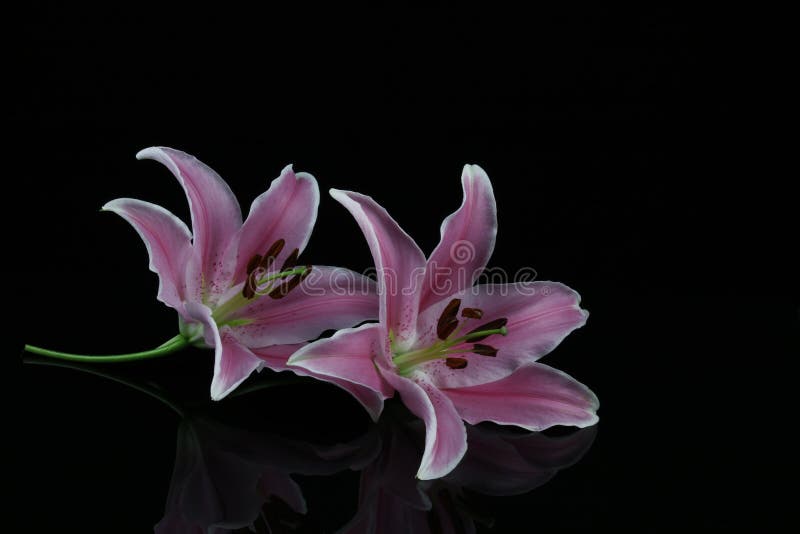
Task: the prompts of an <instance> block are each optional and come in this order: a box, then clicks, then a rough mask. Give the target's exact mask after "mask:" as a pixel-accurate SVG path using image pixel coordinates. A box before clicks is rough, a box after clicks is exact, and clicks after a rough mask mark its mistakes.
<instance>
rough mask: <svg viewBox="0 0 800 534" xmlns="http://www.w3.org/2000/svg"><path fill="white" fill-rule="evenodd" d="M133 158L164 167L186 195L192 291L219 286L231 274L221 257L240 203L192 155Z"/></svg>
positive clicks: (156, 153)
mask: <svg viewBox="0 0 800 534" xmlns="http://www.w3.org/2000/svg"><path fill="white" fill-rule="evenodd" d="M136 159H152V160H155V161H158V162H159V163H162V164H163V165H164V166H166V167H167V168H168V169H169V170H170V172H172V174H174V175H175V178H177V179H178V182H179V183H180V184H181V186H182V187H183V189H184V191H185V192H186V197H187V198H188V200H189V210H190V211H191V215H192V231H193V232H194V253H195V255H196V257H195V259H194V261H195V262H196V265H195V266H194V269H193V270H194V272H193V273H192V274H193V277H192V279H191V280H189V284H190V285H191V286H196V287H195V290H198V289H199V290H201V291H205V290H206V288H207V286H209V285H215V284H216V285H221V284H223V279H224V278H227V277H229V276H230V273H224V272H222V265H223V262H222V260H223V257H222V256H223V254H224V252H225V250H226V249H227V247H228V244H229V242H230V240H231V238H232V237H233V236H234V234H235V233H236V231H237V230H238V229H239V227H240V226H241V225H242V212H241V210H240V209H239V203H238V201H237V200H236V197H235V196H234V194H233V192H232V191H231V189H230V187H228V184H227V183H225V181H224V180H223V179H222V178H220V176H219V175H218V174H217V173H216V172H214V171H213V170H212V169H211V168H210V167H208V166H207V165H205V164H204V163H202V162H201V161H199V160H198V159H196V158H195V157H193V156H190V155H189V154H186V153H185V152H181V151H179V150H174V149H171V148H166V147H151V148H146V149H144V150H142V151H140V152H139V153H138V154H136Z"/></svg>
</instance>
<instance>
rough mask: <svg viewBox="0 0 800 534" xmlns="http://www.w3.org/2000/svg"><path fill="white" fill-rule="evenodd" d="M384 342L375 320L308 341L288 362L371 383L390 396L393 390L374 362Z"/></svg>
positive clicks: (351, 379)
mask: <svg viewBox="0 0 800 534" xmlns="http://www.w3.org/2000/svg"><path fill="white" fill-rule="evenodd" d="M381 342H382V340H381V328H380V325H378V324H376V323H372V324H365V325H362V326H359V327H358V328H347V329H344V330H339V331H338V332H336V333H335V334H334V335H333V337H329V338H326V339H320V340H318V341H315V342H313V343H309V344H308V345H306V346H305V347H303V348H301V349H300V350H298V351H297V352H296V353H294V355H293V356H292V357H291V358H289V361H288V364H289V365H290V366H298V367H302V368H303V369H306V370H308V371H312V372H314V373H317V374H318V375H321V376H325V377H333V378H340V379H342V380H347V381H348V382H353V383H354V384H359V385H362V386H365V387H368V388H370V389H372V390H373V391H376V392H378V393H380V394H381V395H383V398H389V397H391V396H392V394H393V390H392V388H391V387H390V386H389V384H387V383H386V381H385V380H384V379H383V377H382V376H381V375H380V373H379V372H378V369H377V368H376V367H375V363H374V356H375V354H376V352H378V351H379V350H381V349H380V345H381Z"/></svg>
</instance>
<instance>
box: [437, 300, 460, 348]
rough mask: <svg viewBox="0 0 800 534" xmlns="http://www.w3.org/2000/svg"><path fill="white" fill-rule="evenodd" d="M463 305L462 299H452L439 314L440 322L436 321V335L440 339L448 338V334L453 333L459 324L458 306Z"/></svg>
mask: <svg viewBox="0 0 800 534" xmlns="http://www.w3.org/2000/svg"><path fill="white" fill-rule="evenodd" d="M459 307H461V299H453V300H451V301H450V302H449V303H448V304H447V306H445V308H444V310H442V314H441V315H440V316H439V322H438V323H436V335H437V336H439V339H447V336H449V335H450V334H452V333H453V330H455V329H456V327H457V326H458V319H457V318H456V316H457V315H458V308H459Z"/></svg>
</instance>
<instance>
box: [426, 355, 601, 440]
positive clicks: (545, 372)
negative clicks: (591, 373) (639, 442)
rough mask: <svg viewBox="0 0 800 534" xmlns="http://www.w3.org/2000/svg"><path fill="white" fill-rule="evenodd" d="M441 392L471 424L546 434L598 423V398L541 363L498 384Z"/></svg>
mask: <svg viewBox="0 0 800 534" xmlns="http://www.w3.org/2000/svg"><path fill="white" fill-rule="evenodd" d="M442 391H443V392H444V394H445V395H447V397H448V398H449V399H450V400H451V401H453V404H454V405H455V407H456V409H457V410H458V413H459V414H460V415H461V417H462V418H463V419H464V420H465V421H467V422H468V423H470V424H477V423H480V422H482V421H493V422H495V423H500V424H503V425H516V426H520V427H522V428H526V429H528V430H544V429H545V428H550V427H551V426H555V425H566V426H577V427H581V428H582V427H587V426H590V425H593V424H595V423H596V422H597V421H598V417H597V413H596V412H597V408H598V407H599V402H598V400H597V397H596V396H595V394H594V393H592V391H591V390H590V389H589V388H587V387H586V386H584V385H583V384H581V383H580V382H578V381H577V380H575V379H574V378H572V377H571V376H569V375H568V374H566V373H563V372H561V371H559V370H557V369H553V368H552V367H548V366H547V365H544V364H541V363H531V364H528V365H526V366H524V367H520V368H519V369H517V371H516V372H515V373H513V374H511V375H509V376H508V377H506V378H504V379H502V380H498V381H497V382H491V383H489V384H482V385H479V386H472V387H466V388H453V389H444V390H442Z"/></svg>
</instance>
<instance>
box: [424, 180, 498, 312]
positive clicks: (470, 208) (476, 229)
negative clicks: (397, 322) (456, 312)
mask: <svg viewBox="0 0 800 534" xmlns="http://www.w3.org/2000/svg"><path fill="white" fill-rule="evenodd" d="M461 185H462V187H463V189H464V200H463V201H462V203H461V207H459V208H458V210H456V211H455V212H454V213H452V214H450V215H449V216H448V217H447V218H446V219H445V220H444V222H442V228H441V235H442V237H441V241H440V242H439V245H438V246H437V247H436V249H434V251H433V253H432V254H431V255H430V257H429V258H428V265H427V269H426V270H425V282H424V284H423V286H422V296H421V297H420V310H425V308H427V307H429V306H430V305H432V304H434V303H436V302H438V301H439V300H441V299H444V298H446V297H448V296H450V295H452V294H453V293H456V292H458V291H461V290H463V289H466V288H468V287H471V286H472V285H473V284H474V283H475V280H476V279H477V278H478V276H479V275H480V273H481V272H482V271H483V269H484V268H485V267H486V264H487V263H488V262H489V258H490V257H491V255H492V251H493V250H494V243H495V237H496V236H497V205H496V204H495V200H494V191H493V190H492V183H491V182H490V181H489V177H488V176H487V175H486V173H485V172H484V170H483V169H481V168H480V167H479V166H477V165H464V171H463V173H462V175H461Z"/></svg>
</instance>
